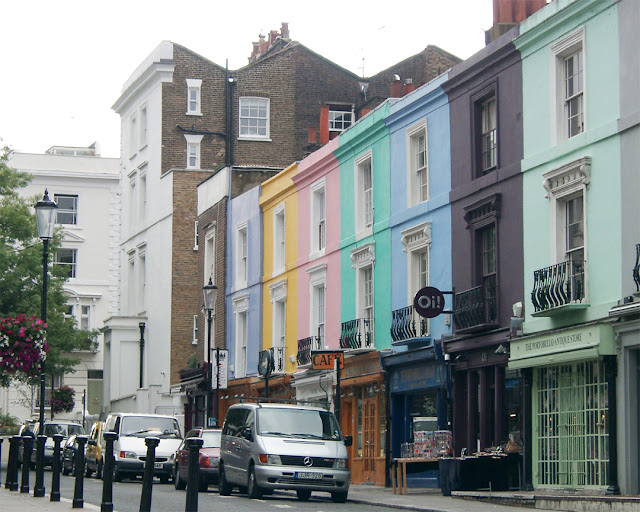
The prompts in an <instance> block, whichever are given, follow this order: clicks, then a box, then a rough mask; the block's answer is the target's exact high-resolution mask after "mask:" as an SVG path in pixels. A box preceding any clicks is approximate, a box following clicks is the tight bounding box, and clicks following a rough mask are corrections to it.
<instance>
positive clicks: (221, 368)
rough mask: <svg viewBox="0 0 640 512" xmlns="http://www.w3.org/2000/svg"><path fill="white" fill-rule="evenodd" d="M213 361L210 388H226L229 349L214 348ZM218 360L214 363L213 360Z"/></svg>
mask: <svg viewBox="0 0 640 512" xmlns="http://www.w3.org/2000/svg"><path fill="white" fill-rule="evenodd" d="M214 354H215V356H214V357H215V359H214V360H213V361H212V362H213V379H211V389H227V381H228V376H229V351H228V350H227V349H221V348H219V349H216V350H215V352H214ZM216 361H218V364H217V365H216V364H215V362H216Z"/></svg>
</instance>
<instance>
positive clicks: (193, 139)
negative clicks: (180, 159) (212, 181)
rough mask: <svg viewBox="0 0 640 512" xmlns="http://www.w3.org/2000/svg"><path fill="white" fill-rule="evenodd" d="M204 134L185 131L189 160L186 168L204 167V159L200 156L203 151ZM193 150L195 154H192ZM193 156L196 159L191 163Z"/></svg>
mask: <svg viewBox="0 0 640 512" xmlns="http://www.w3.org/2000/svg"><path fill="white" fill-rule="evenodd" d="M203 137H204V135H192V134H188V133H185V134H184V138H185V140H186V141H187V162H186V167H185V168H186V169H201V168H202V160H201V157H200V152H201V143H202V138H203ZM192 150H193V154H192ZM192 158H193V159H194V163H191V160H192Z"/></svg>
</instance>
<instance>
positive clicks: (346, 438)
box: [344, 436, 353, 446]
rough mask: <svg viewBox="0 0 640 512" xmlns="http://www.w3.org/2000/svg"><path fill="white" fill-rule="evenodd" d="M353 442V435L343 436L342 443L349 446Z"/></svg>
mask: <svg viewBox="0 0 640 512" xmlns="http://www.w3.org/2000/svg"><path fill="white" fill-rule="evenodd" d="M352 444H353V436H344V445H345V446H351V445H352Z"/></svg>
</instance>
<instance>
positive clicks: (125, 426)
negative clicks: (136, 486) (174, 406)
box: [104, 412, 182, 483]
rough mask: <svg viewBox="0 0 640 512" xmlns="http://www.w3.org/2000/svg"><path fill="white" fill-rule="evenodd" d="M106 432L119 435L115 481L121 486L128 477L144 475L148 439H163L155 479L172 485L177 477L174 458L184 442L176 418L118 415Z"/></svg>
mask: <svg viewBox="0 0 640 512" xmlns="http://www.w3.org/2000/svg"><path fill="white" fill-rule="evenodd" d="M104 430H105V431H107V432H115V433H116V434H118V439H117V440H116V441H115V442H114V443H113V455H114V464H113V479H114V481H116V482H119V481H120V480H122V479H123V478H124V477H127V476H131V477H135V476H136V475H144V463H145V459H146V457H147V445H146V444H145V442H144V439H145V438H146V437H157V438H159V439H160V444H159V445H158V446H157V447H156V452H155V455H156V459H155V464H154V475H155V476H157V477H159V478H160V481H161V482H162V483H168V482H169V480H170V478H172V477H173V457H172V455H173V454H174V453H175V452H176V450H177V449H178V446H180V442H181V441H182V436H181V435H180V425H179V424H178V420H177V419H176V418H174V417H173V416H161V415H158V414H140V413H128V412H116V413H111V414H109V415H108V416H107V418H106V420H105V422H104Z"/></svg>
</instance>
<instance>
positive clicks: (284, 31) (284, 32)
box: [280, 21, 289, 39]
mask: <svg viewBox="0 0 640 512" xmlns="http://www.w3.org/2000/svg"><path fill="white" fill-rule="evenodd" d="M280 37H281V38H282V39H289V23H287V22H284V21H283V22H282V27H280Z"/></svg>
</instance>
